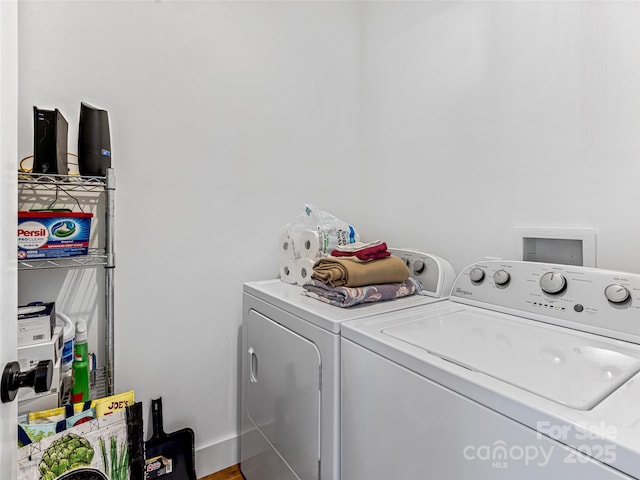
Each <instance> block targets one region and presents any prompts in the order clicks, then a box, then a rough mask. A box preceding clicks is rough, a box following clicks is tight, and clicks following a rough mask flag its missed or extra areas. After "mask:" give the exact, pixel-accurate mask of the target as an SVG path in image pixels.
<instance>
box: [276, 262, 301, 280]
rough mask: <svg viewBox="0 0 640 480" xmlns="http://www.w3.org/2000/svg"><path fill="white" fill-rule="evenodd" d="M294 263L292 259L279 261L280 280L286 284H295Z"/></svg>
mask: <svg viewBox="0 0 640 480" xmlns="http://www.w3.org/2000/svg"><path fill="white" fill-rule="evenodd" d="M296 270H297V269H296V261H295V260H293V259H292V258H281V259H280V280H282V281H283V282H287V283H296Z"/></svg>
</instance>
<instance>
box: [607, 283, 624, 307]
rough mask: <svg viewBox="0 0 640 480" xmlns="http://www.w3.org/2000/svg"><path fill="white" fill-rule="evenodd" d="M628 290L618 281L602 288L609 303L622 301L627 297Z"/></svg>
mask: <svg viewBox="0 0 640 480" xmlns="http://www.w3.org/2000/svg"><path fill="white" fill-rule="evenodd" d="M630 295H631V293H629V290H628V289H627V287H624V286H622V285H620V284H618V283H613V284H611V285H609V286H608V287H607V288H605V289H604V296H605V297H607V300H609V301H610V302H611V303H624V302H626V301H627V300H628V299H629V296H630Z"/></svg>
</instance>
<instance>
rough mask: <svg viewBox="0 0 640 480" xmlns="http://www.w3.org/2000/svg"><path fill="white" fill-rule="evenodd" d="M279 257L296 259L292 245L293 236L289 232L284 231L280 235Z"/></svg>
mask: <svg viewBox="0 0 640 480" xmlns="http://www.w3.org/2000/svg"><path fill="white" fill-rule="evenodd" d="M280 257H281V258H293V259H295V258H296V255H295V250H294V245H293V234H292V233H291V231H290V230H285V231H284V232H282V234H281V235H280Z"/></svg>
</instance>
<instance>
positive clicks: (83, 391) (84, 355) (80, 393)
mask: <svg viewBox="0 0 640 480" xmlns="http://www.w3.org/2000/svg"><path fill="white" fill-rule="evenodd" d="M71 368H72V369H73V386H72V387H71V403H80V402H86V401H87V400H89V397H90V394H89V346H88V345H87V322H85V321H84V320H82V319H79V320H78V321H77V322H76V339H75V343H74V346H73V363H72V364H71Z"/></svg>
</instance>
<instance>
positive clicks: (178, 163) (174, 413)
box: [19, 1, 362, 476]
mask: <svg viewBox="0 0 640 480" xmlns="http://www.w3.org/2000/svg"><path fill="white" fill-rule="evenodd" d="M359 10H360V7H359V6H358V5H356V4H341V3H333V2H331V3H313V2H310V3H307V2H302V3H287V2H282V3H280V2H274V3H271V2H256V3H245V2H166V1H163V2H66V1H54V2H31V1H26V2H25V1H23V2H20V105H19V108H20V134H21V138H20V154H21V156H23V155H28V154H30V153H31V152H32V116H31V109H32V106H33V105H37V106H40V107H58V108H59V109H60V110H61V111H62V112H63V114H64V115H65V117H66V118H67V120H68V121H69V126H70V133H69V142H70V149H71V150H72V151H75V150H76V144H75V143H74V142H77V119H78V112H79V107H80V101H87V102H89V103H93V104H94V105H97V106H99V107H102V108H106V109H107V110H108V111H109V114H110V123H111V129H112V132H111V133H112V154H113V166H114V168H115V173H116V177H117V190H116V212H117V213H116V249H117V254H116V255H117V256H116V266H117V268H116V274H115V288H116V299H115V302H116V310H115V322H116V326H115V329H116V347H115V349H116V359H115V370H116V374H115V380H116V390H117V391H123V390H127V389H130V388H135V390H136V394H137V396H136V398H137V399H139V400H141V401H143V402H145V408H146V409H148V406H149V403H148V401H149V399H150V398H155V397H157V396H162V397H163V405H164V409H165V415H164V417H165V423H166V425H165V430H166V431H168V432H170V431H174V430H176V429H178V428H182V427H185V426H190V427H192V428H194V430H195V434H196V441H197V449H198V455H197V457H198V463H199V468H198V474H199V475H200V476H204V475H206V474H208V473H211V472H212V471H215V470H217V469H221V468H224V467H226V466H228V465H230V464H232V463H234V461H235V460H236V457H235V450H236V443H235V439H234V437H235V434H236V430H237V408H236V393H237V357H238V338H239V337H238V330H239V328H240V324H241V317H240V306H241V291H242V283H243V282H244V281H247V280H252V279H253V280H255V279H262V278H275V277H276V276H277V273H278V262H277V258H276V256H275V255H274V252H276V251H277V240H278V234H279V231H280V228H281V227H282V226H284V225H285V224H286V223H287V222H289V221H290V220H291V219H293V218H294V217H295V216H296V215H297V214H298V213H299V212H300V211H301V210H302V207H303V205H304V203H305V202H311V203H314V204H316V205H318V206H319V207H321V208H323V209H326V210H328V211H330V212H332V213H334V214H335V215H337V216H339V217H341V218H343V219H345V220H351V219H353V220H351V221H352V222H355V217H356V214H357V211H358V208H359V205H358V199H359V198H360V196H361V191H362V190H361V181H360V171H361V168H360V167H361V166H360V152H359V118H360V117H359V114H360V104H359V101H360V97H359V95H360V90H359V83H358V82H359V68H360V62H359V53H360V50H359V48H360V43H359V40H360V30H359V25H360V12H359ZM33 282H34V283H35V280H34V281H33ZM29 286H30V282H28V281H21V285H20V287H21V296H22V297H23V298H26V297H28V295H29ZM32 287H33V288H32V289H31V291H32V292H33V293H32V294H33V295H34V296H41V295H42V290H41V288H46V286H45V285H42V282H37V284H33V285H32ZM49 288H50V289H51V288H56V287H55V286H50V287H49ZM55 295H56V296H57V298H59V299H60V300H64V302H65V305H70V304H71V303H72V302H71V299H68V298H67V296H66V295H65V296H64V298H61V297H62V296H63V295H62V293H61V292H57V291H56V292H55ZM79 295H80V292H78V296H79ZM147 411H148V410H147Z"/></svg>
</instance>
